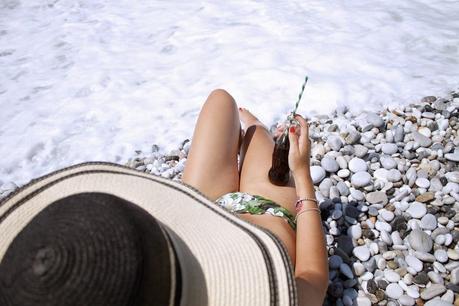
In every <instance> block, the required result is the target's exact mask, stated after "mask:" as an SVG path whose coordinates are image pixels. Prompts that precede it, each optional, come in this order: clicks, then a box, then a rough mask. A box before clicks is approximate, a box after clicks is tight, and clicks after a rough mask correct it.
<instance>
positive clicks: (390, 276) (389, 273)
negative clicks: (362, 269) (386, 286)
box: [384, 269, 400, 283]
mask: <svg viewBox="0 0 459 306" xmlns="http://www.w3.org/2000/svg"><path fill="white" fill-rule="evenodd" d="M384 278H385V279H386V280H387V281H388V282H391V283H396V282H398V281H399V280H400V275H399V274H398V273H397V272H395V271H393V270H390V269H386V270H384Z"/></svg>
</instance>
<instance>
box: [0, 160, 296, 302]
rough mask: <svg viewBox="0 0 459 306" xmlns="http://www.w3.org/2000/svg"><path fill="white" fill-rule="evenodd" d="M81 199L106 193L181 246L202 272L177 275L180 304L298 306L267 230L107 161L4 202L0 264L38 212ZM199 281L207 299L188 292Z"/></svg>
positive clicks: (193, 192) (36, 184)
mask: <svg viewBox="0 0 459 306" xmlns="http://www.w3.org/2000/svg"><path fill="white" fill-rule="evenodd" d="M87 192H98V193H107V194H111V195H114V196H117V197H119V198H122V199H125V200H127V201H129V202H131V203H133V204H135V205H138V206H139V207H140V208H142V209H143V210H145V211H146V212H148V213H149V214H151V215H152V216H153V217H154V218H156V219H157V220H158V221H160V222H161V223H163V224H164V225H165V226H166V227H167V228H168V229H170V230H172V231H173V233H174V235H173V236H176V239H179V240H181V241H183V242H184V243H185V245H186V246H187V250H186V252H187V253H191V254H192V255H193V257H194V258H195V261H196V263H197V265H199V269H200V270H201V271H200V274H201V276H199V275H197V274H196V273H198V272H197V270H196V269H194V270H193V267H190V269H189V270H187V269H188V268H187V266H186V265H185V267H184V270H183V271H182V275H184V276H185V279H184V282H183V288H182V298H183V297H186V300H187V301H193V304H195V305H203V304H202V302H205V304H208V305H263V306H264V305H296V304H297V295H296V286H295V281H294V277H293V268H292V263H291V261H290V258H289V256H288V254H287V251H286V249H285V247H284V245H283V244H282V242H281V241H280V240H279V239H278V238H277V237H276V236H275V235H274V234H272V233H271V232H270V231H268V230H266V229H263V228H261V227H259V226H256V225H254V224H252V223H249V222H246V221H244V220H242V219H240V218H238V217H237V216H235V215H233V214H231V213H229V212H227V211H226V210H224V209H223V208H221V207H219V206H218V205H216V204H215V203H213V202H212V201H211V200H210V199H208V198H207V197H206V196H205V195H203V194H202V193H201V192H199V191H198V190H197V189H195V188H193V187H191V186H189V185H186V184H184V183H182V182H178V181H173V180H169V179H165V178H162V177H159V176H155V175H151V174H146V173H142V172H139V171H136V170H133V169H130V168H127V167H124V166H121V165H117V164H112V163H105V162H90V163H83V164H79V165H75V166H71V167H69V168H65V169H62V170H59V171H56V172H53V173H51V174H48V175H45V176H43V177H41V178H38V179H35V180H33V181H31V182H30V183H29V184H27V185H25V186H23V187H22V188H20V189H19V190H17V191H16V192H14V193H13V194H11V195H9V196H8V197H7V198H6V199H4V200H3V201H2V202H1V203H0V233H2V238H1V240H0V263H1V261H2V259H3V256H4V255H5V253H6V251H7V249H8V246H9V245H10V244H11V243H12V241H13V240H14V238H15V237H16V236H17V235H18V234H19V232H20V231H21V230H22V229H23V228H24V227H25V226H26V225H27V224H28V223H29V222H30V221H31V220H32V218H33V217H34V216H35V215H37V214H38V213H39V212H40V211H41V210H42V209H44V208H45V207H47V206H48V205H49V204H51V203H52V202H54V201H56V200H59V199H62V198H65V197H67V196H70V195H73V194H78V193H87ZM179 252H180V250H179ZM182 256H185V254H182ZM194 268H196V267H194ZM199 277H201V278H203V279H202V281H203V282H204V283H205V286H201V288H205V292H202V290H195V289H196V288H194V289H193V282H192V281H191V282H190V280H193V278H194V279H195V284H194V285H197V284H196V278H199ZM187 284H188V285H187ZM183 295H184V296H183ZM205 295H206V296H205Z"/></svg>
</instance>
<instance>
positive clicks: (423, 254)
mask: <svg viewBox="0 0 459 306" xmlns="http://www.w3.org/2000/svg"><path fill="white" fill-rule="evenodd" d="M414 256H415V257H416V258H417V259H419V260H422V261H426V262H434V261H435V256H433V255H432V254H430V253H427V252H419V251H415V252H414Z"/></svg>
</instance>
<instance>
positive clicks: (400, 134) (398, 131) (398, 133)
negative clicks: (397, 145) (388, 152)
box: [392, 125, 405, 142]
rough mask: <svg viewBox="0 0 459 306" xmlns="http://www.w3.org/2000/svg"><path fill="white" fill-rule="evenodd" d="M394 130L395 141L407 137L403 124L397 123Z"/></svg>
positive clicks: (400, 140)
mask: <svg viewBox="0 0 459 306" xmlns="http://www.w3.org/2000/svg"><path fill="white" fill-rule="evenodd" d="M392 131H393V133H394V141H395V142H402V141H403V139H404V138H405V131H404V129H403V127H402V126H401V125H397V126H395V127H394V128H392Z"/></svg>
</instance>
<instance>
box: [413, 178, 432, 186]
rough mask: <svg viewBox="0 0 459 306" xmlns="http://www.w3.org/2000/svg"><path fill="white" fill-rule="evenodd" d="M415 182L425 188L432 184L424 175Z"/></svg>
mask: <svg viewBox="0 0 459 306" xmlns="http://www.w3.org/2000/svg"><path fill="white" fill-rule="evenodd" d="M415 183H416V185H417V186H418V187H421V188H425V189H427V188H429V186H430V182H429V180H428V179H426V178H423V177H418V178H417V179H416V181H415Z"/></svg>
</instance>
